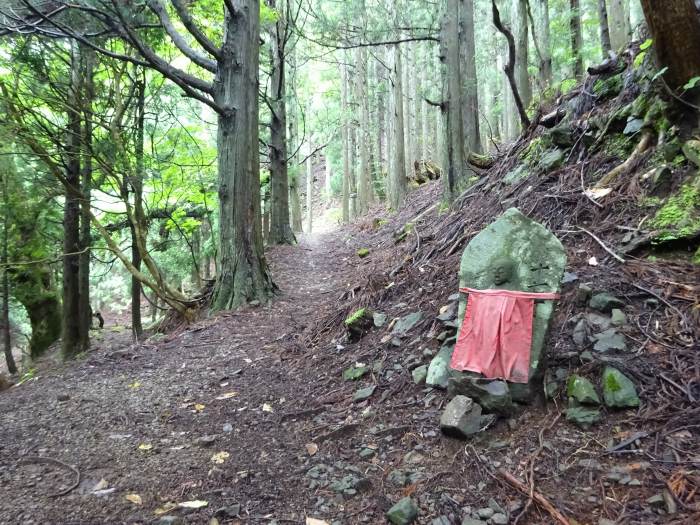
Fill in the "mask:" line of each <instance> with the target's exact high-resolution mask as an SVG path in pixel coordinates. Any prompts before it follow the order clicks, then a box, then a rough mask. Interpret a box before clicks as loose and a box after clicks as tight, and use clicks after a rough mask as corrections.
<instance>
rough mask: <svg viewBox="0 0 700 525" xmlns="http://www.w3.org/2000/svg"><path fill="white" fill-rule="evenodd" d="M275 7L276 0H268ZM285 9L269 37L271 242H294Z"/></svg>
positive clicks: (279, 12) (279, 13)
mask: <svg viewBox="0 0 700 525" xmlns="http://www.w3.org/2000/svg"><path fill="white" fill-rule="evenodd" d="M268 4H269V5H270V7H271V8H273V9H274V8H275V5H276V2H275V0H268ZM284 16H285V13H284V9H279V10H278V18H277V22H276V23H275V25H274V27H273V31H272V33H273V34H272V35H271V37H270V48H271V49H270V51H271V54H272V75H271V78H270V84H271V85H270V95H269V97H270V108H271V112H270V113H271V115H270V201H271V202H270V230H269V232H270V233H269V237H268V242H269V243H270V244H294V243H295V242H296V238H295V237H294V233H292V228H291V226H290V224H289V177H288V173H287V92H286V87H287V84H286V78H285V77H286V74H285V46H286V41H287V22H286V20H285V18H284Z"/></svg>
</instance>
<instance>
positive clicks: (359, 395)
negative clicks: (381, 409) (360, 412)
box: [352, 385, 377, 403]
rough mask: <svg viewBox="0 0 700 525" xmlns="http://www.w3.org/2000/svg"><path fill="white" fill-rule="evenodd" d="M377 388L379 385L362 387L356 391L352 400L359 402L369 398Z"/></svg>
mask: <svg viewBox="0 0 700 525" xmlns="http://www.w3.org/2000/svg"><path fill="white" fill-rule="evenodd" d="M376 389H377V385H371V386H368V387H365V388H360V389H359V390H358V391H357V392H355V395H354V396H353V397H352V400H353V401H354V402H355V403H359V402H360V401H364V400H365V399H369V398H370V397H372V395H373V394H374V391H375V390H376Z"/></svg>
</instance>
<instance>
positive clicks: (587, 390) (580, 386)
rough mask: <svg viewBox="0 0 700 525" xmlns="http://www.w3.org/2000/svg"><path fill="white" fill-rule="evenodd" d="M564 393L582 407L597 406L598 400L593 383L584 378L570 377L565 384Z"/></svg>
mask: <svg viewBox="0 0 700 525" xmlns="http://www.w3.org/2000/svg"><path fill="white" fill-rule="evenodd" d="M566 393H567V394H568V396H569V397H570V398H573V399H575V400H576V401H577V402H578V403H580V404H582V405H599V404H600V398H599V397H598V393H597V392H596V391H595V387H594V386H593V383H591V382H590V381H589V380H588V379H586V378H585V377H581V376H579V375H576V374H574V375H572V376H571V377H569V381H568V382H567V384H566Z"/></svg>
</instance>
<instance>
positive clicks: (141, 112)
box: [131, 71, 147, 341]
mask: <svg viewBox="0 0 700 525" xmlns="http://www.w3.org/2000/svg"><path fill="white" fill-rule="evenodd" d="M137 74H138V75H140V78H139V80H138V81H137V82H138V85H137V88H136V90H137V93H136V141H135V144H134V154H135V157H136V159H135V160H136V170H135V173H134V175H133V177H132V178H131V189H132V191H133V194H134V210H138V211H135V213H134V220H135V221H137V222H139V223H140V224H139V227H140V228H143V229H144V230H145V229H146V228H147V224H146V221H145V217H143V212H142V211H141V210H142V209H143V203H142V202H143V180H144V177H145V173H146V167H145V163H144V127H145V118H146V117H145V114H146V76H145V74H144V72H143V71H138V72H137ZM131 238H132V241H131V264H133V265H134V268H136V269H137V270H139V271H140V270H141V252H140V251H139V248H138V241H137V230H136V227H135V225H134V224H133V222H132V224H131ZM141 291H142V286H141V281H139V280H138V279H137V278H136V277H135V276H132V277H131V331H132V334H133V336H134V339H135V340H136V341H139V340H140V339H141V336H142V335H143V324H142V321H141Z"/></svg>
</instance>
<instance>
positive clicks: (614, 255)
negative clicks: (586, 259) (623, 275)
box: [577, 226, 625, 264]
mask: <svg viewBox="0 0 700 525" xmlns="http://www.w3.org/2000/svg"><path fill="white" fill-rule="evenodd" d="M577 228H578V229H579V230H581V231H582V232H584V233H587V234H588V235H590V236H591V237H592V238H593V240H594V241H595V242H597V243H598V244H600V247H601V248H603V250H605V251H606V252H608V253H609V254H610V255H612V256H613V257H614V258H615V259H617V260H618V261H620V262H621V263H623V264H624V263H625V260H624V259H623V258H622V257H620V256H619V255H618V254H616V253H615V252H614V251H612V250H611V249H610V248H608V247H607V246H606V245H605V243H604V242H603V241H601V240H600V238H599V237H598V236H596V234H594V233H593V232H590V231H588V230H587V229H586V228H581V226H577Z"/></svg>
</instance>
